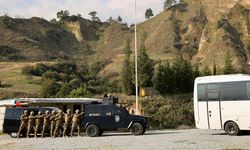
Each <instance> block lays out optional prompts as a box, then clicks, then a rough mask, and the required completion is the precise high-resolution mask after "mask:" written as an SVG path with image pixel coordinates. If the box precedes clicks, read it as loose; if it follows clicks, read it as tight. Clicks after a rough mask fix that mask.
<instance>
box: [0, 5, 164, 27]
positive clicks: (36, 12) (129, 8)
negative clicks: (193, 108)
mask: <svg viewBox="0 0 250 150" xmlns="http://www.w3.org/2000/svg"><path fill="white" fill-rule="evenodd" d="M134 2H135V0H0V15H4V14H7V15H8V16H11V17H21V18H30V17H33V16H36V17H42V18H44V19H47V20H50V19H52V18H55V17H56V12H58V11H60V10H68V11H69V12H70V14H71V15H74V14H75V15H76V14H81V15H82V17H83V18H87V19H89V18H90V16H89V15H88V14H89V12H91V11H96V12H97V13H98V14H97V16H98V17H99V18H100V19H101V20H102V21H106V20H107V19H108V18H109V17H110V16H111V17H113V18H114V19H116V18H117V17H118V16H119V15H120V16H121V17H122V19H123V21H124V22H127V23H129V24H132V23H133V22H134ZM163 3H164V0H137V20H138V22H142V21H143V20H145V10H146V9H147V8H152V10H153V12H154V14H155V15H156V14H158V13H160V12H161V11H163Z"/></svg>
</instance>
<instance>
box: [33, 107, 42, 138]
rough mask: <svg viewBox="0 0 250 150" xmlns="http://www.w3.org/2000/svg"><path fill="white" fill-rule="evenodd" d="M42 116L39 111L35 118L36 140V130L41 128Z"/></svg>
mask: <svg viewBox="0 0 250 150" xmlns="http://www.w3.org/2000/svg"><path fill="white" fill-rule="evenodd" d="M43 116H44V115H42V112H41V111H39V112H38V114H37V116H36V127H35V138H37V132H38V130H41V128H42V123H43Z"/></svg>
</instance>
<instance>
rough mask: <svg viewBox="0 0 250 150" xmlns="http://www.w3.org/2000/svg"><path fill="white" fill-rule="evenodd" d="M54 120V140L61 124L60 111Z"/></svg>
mask: <svg viewBox="0 0 250 150" xmlns="http://www.w3.org/2000/svg"><path fill="white" fill-rule="evenodd" d="M55 120H56V128H55V131H54V138H55V137H56V135H57V132H58V130H59V128H60V127H62V123H63V112H62V111H60V112H59V113H58V114H57V115H56V119H55Z"/></svg>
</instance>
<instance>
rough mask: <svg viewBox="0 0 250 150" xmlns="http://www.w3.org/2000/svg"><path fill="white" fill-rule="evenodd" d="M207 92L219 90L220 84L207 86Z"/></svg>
mask: <svg viewBox="0 0 250 150" xmlns="http://www.w3.org/2000/svg"><path fill="white" fill-rule="evenodd" d="M207 90H208V91H211V90H219V84H218V83H211V84H207Z"/></svg>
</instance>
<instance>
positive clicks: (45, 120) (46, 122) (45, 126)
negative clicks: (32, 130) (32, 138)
mask: <svg viewBox="0 0 250 150" xmlns="http://www.w3.org/2000/svg"><path fill="white" fill-rule="evenodd" d="M49 117H50V114H49V111H46V112H45V115H44V118H43V130H42V137H44V132H45V131H46V130H47V129H49Z"/></svg>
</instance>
